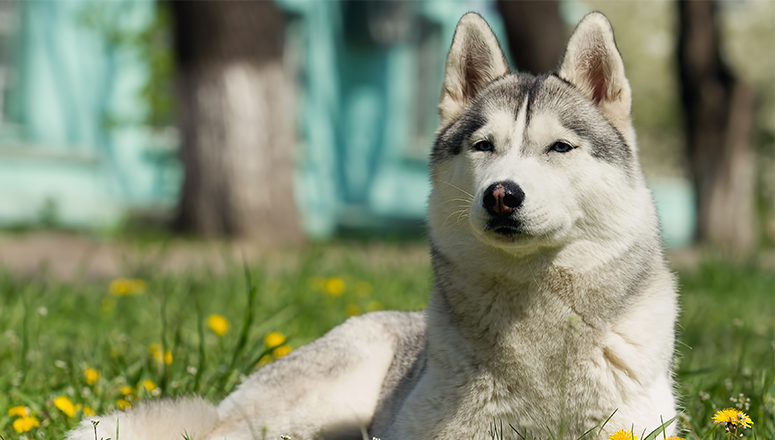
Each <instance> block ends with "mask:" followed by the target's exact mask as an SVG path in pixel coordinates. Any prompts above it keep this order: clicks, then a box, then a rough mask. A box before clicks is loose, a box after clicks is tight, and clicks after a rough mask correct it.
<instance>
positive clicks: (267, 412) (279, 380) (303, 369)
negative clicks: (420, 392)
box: [210, 312, 401, 440]
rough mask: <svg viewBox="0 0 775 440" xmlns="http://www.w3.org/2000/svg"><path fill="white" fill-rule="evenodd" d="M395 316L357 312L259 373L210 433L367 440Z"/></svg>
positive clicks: (394, 335) (225, 405)
mask: <svg viewBox="0 0 775 440" xmlns="http://www.w3.org/2000/svg"><path fill="white" fill-rule="evenodd" d="M390 315H391V314H389V313H385V312H381V313H372V314H367V315H364V316H360V317H357V318H351V319H350V320H348V321H347V322H345V323H344V324H342V325H340V326H338V327H336V328H334V329H333V330H331V331H330V332H329V333H328V334H326V335H325V336H324V337H322V338H320V339H318V340H317V341H315V342H313V343H311V344H309V345H307V346H304V347H301V348H299V349H297V350H295V351H293V352H291V354H289V355H288V356H285V357H283V358H281V359H279V360H277V361H275V362H273V363H271V364H269V365H267V366H265V367H263V368H261V369H260V370H258V371H257V372H255V373H253V375H251V376H250V377H249V378H248V380H247V381H246V382H245V383H243V384H242V385H241V386H240V387H239V389H237V391H235V392H234V393H232V394H231V395H229V396H228V397H227V398H226V399H225V400H224V401H223V402H222V403H221V404H220V405H219V407H218V413H219V418H220V423H219V425H220V426H219V427H218V428H217V429H216V430H215V431H214V432H213V433H212V434H211V436H210V438H211V439H218V440H221V439H228V440H242V439H245V440H247V439H251V440H253V439H262V438H266V439H270V440H271V439H274V438H280V436H281V435H288V436H291V437H292V438H293V439H294V440H297V439H299V440H303V439H318V438H320V437H324V438H326V439H327V440H331V439H350V438H353V439H360V438H362V437H361V433H362V430H363V429H366V428H368V426H369V424H370V423H371V420H372V418H373V416H374V411H375V409H376V407H377V404H378V402H379V399H380V395H381V392H382V388H383V382H384V380H385V377H386V375H387V373H388V370H389V369H390V367H391V364H392V363H393V358H394V355H395V352H396V346H397V341H398V340H399V338H400V336H399V333H400V331H401V329H400V327H399V328H396V326H395V325H391V324H392V323H393V322H392V321H393V320H392V319H390V318H391V316H390Z"/></svg>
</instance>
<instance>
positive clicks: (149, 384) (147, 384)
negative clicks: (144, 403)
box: [143, 379, 158, 392]
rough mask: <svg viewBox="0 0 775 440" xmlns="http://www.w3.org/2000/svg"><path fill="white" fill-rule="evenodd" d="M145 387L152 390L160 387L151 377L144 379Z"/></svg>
mask: <svg viewBox="0 0 775 440" xmlns="http://www.w3.org/2000/svg"><path fill="white" fill-rule="evenodd" d="M143 388H145V389H146V390H148V391H151V392H152V391H153V390H155V389H156V388H158V386H156V383H154V381H152V380H151V379H145V380H144V381H143Z"/></svg>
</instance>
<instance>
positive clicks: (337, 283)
mask: <svg viewBox="0 0 775 440" xmlns="http://www.w3.org/2000/svg"><path fill="white" fill-rule="evenodd" d="M324 287H325V289H326V293H328V294H329V295H331V296H339V295H341V294H342V292H344V281H342V279H341V278H339V277H331V278H329V279H327V280H326V282H325V285H324Z"/></svg>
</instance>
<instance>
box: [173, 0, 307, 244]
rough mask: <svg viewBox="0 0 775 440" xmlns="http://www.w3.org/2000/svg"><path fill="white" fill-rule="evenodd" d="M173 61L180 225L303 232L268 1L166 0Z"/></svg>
mask: <svg viewBox="0 0 775 440" xmlns="http://www.w3.org/2000/svg"><path fill="white" fill-rule="evenodd" d="M170 6H171V9H172V11H173V17H174V18H175V26H176V27H175V46H176V52H177V57H178V80H179V88H178V93H179V99H178V103H179V116H180V128H181V134H182V140H183V145H182V151H181V158H182V163H183V167H184V171H185V179H184V184H183V189H182V195H181V201H180V207H179V214H178V222H177V224H178V227H179V228H180V229H182V230H185V231H188V232H191V233H194V234H196V235H202V236H228V237H236V238H248V239H258V240H262V241H271V242H289V241H297V240H299V239H300V238H301V232H300V227H299V221H298V213H297V210H296V203H295V200H294V195H293V174H294V145H295V140H296V139H295V136H294V127H293V108H292V104H293V103H294V101H295V94H294V84H293V82H292V81H291V80H290V79H289V75H288V74H287V72H285V69H284V66H283V63H282V45H281V44H282V31H283V17H282V16H281V14H280V12H279V11H277V10H276V8H275V6H274V3H273V2H269V1H259V2H231V1H223V2H222V1H196V2H171V3H170Z"/></svg>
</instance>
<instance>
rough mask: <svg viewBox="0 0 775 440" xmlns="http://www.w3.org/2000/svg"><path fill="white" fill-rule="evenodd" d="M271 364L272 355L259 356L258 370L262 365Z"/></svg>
mask: <svg viewBox="0 0 775 440" xmlns="http://www.w3.org/2000/svg"><path fill="white" fill-rule="evenodd" d="M270 362H272V355H271V354H265V355H263V356H261V359H259V360H258V368H261V367H263V366H264V365H266V364H268V363H270Z"/></svg>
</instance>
